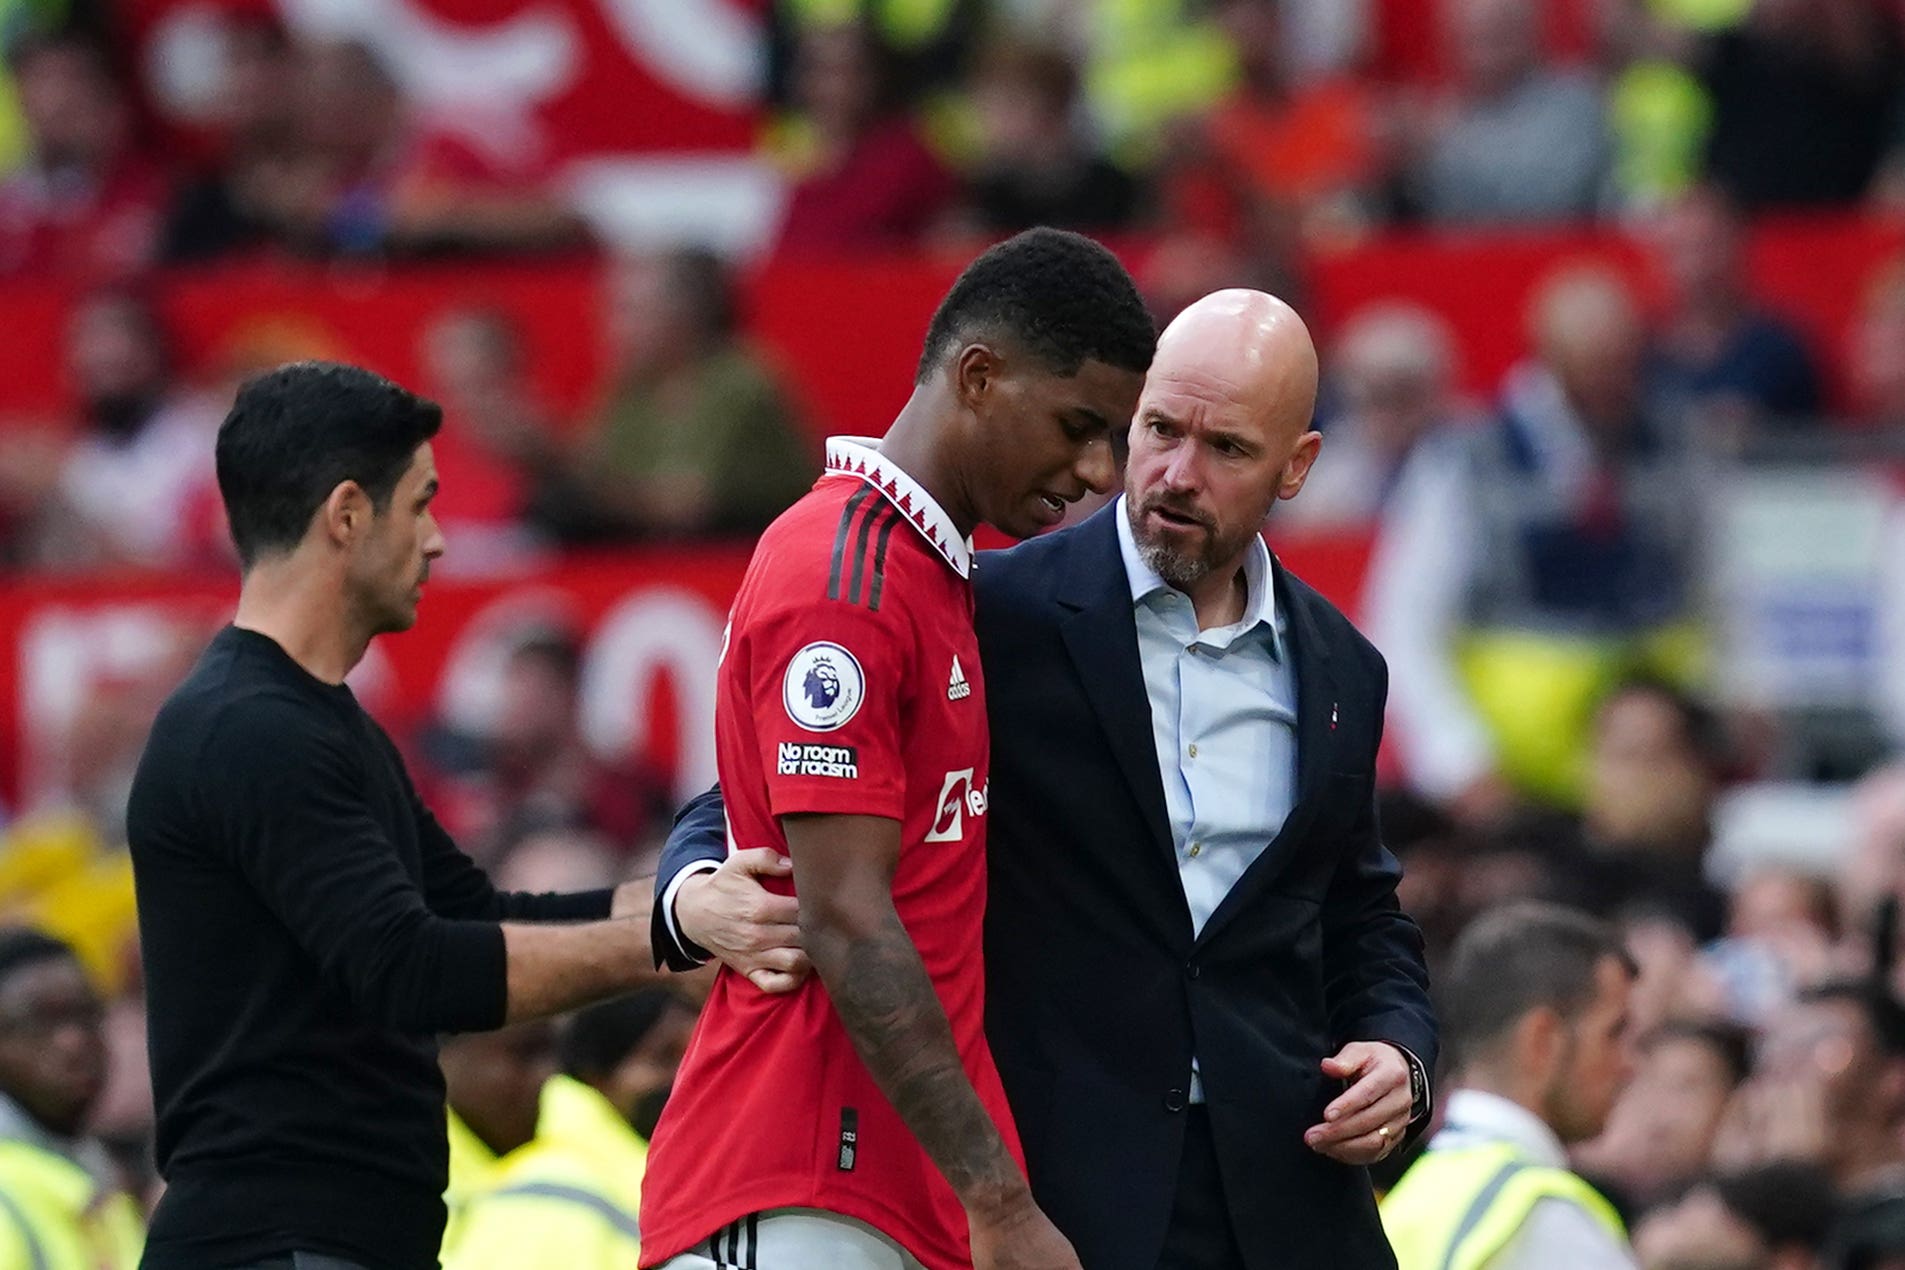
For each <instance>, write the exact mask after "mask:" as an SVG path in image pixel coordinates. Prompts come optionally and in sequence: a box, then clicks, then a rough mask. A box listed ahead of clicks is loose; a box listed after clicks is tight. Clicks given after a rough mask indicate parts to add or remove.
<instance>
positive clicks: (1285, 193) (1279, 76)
mask: <svg viewBox="0 0 1905 1270" xmlns="http://www.w3.org/2000/svg"><path fill="white" fill-rule="evenodd" d="M1287 5H1288V0H1224V3H1222V4H1220V5H1218V6H1217V9H1216V15H1215V16H1216V19H1217V22H1218V25H1219V26H1220V27H1221V28H1222V29H1223V31H1224V32H1225V34H1226V35H1227V36H1229V38H1230V40H1231V42H1232V45H1233V46H1234V48H1235V50H1236V55H1237V61H1238V81H1237V84H1236V86H1235V87H1234V88H1233V89H1232V90H1231V92H1230V93H1229V94H1228V95H1227V96H1225V97H1224V98H1223V99H1222V100H1221V101H1219V102H1218V103H1217V104H1216V105H1215V106H1214V107H1213V108H1212V109H1211V110H1209V111H1208V112H1207V113H1206V114H1205V115H1204V116H1203V118H1202V121H1201V125H1200V126H1199V127H1197V128H1196V129H1194V130H1193V136H1194V137H1195V139H1196V141H1197V142H1198V143H1199V147H1200V148H1201V149H1202V150H1204V151H1205V153H1206V155H1207V161H1208V162H1211V163H1214V164H1216V165H1217V166H1218V167H1220V168H1221V169H1223V170H1224V171H1225V172H1227V173H1228V174H1230V176H1231V177H1232V179H1233V180H1234V181H1235V182H1236V184H1237V185H1238V187H1239V188H1240V189H1241V190H1242V191H1243V192H1244V193H1245V194H1246V196H1248V197H1252V198H1255V199H1259V200H1262V201H1264V202H1267V203H1273V204H1287V205H1289V206H1290V207H1291V209H1292V212H1293V214H1294V215H1295V216H1296V218H1297V220H1298V222H1299V223H1300V224H1301V225H1302V226H1303V227H1304V230H1305V233H1306V235H1308V236H1312V237H1314V236H1318V235H1320V234H1324V233H1327V232H1329V231H1330V230H1331V229H1332V228H1336V229H1339V230H1340V229H1341V228H1342V227H1346V226H1347V227H1354V226H1356V225H1359V224H1361V223H1363V222H1364V221H1366V220H1367V218H1368V216H1369V213H1370V210H1371V209H1370V207H1369V202H1370V196H1371V195H1372V194H1373V192H1374V191H1375V190H1376V189H1377V188H1378V187H1379V186H1380V184H1381V182H1382V179H1383V177H1384V176H1385V175H1386V173H1385V171H1384V168H1385V165H1386V163H1387V157H1386V156H1385V154H1384V153H1383V146H1382V145H1381V144H1380V140H1381V139H1380V137H1379V135H1378V134H1379V131H1380V129H1379V119H1378V115H1377V102H1376V100H1375V98H1374V96H1373V94H1372V93H1371V91H1370V90H1369V89H1368V88H1367V87H1366V86H1365V85H1363V84H1362V83H1361V82H1359V81H1358V80H1356V79H1355V78H1354V77H1352V76H1349V75H1330V76H1322V77H1318V78H1304V77H1302V76H1301V74H1300V72H1299V68H1298V67H1297V66H1296V65H1294V60H1295V55H1294V52H1293V50H1292V49H1291V48H1290V47H1289V44H1290V40H1289V27H1290V25H1291V14H1290V12H1289V10H1288V8H1287ZM1167 161H1169V160H1167ZM1179 161H1181V160H1179Z"/></svg>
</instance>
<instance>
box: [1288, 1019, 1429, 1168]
mask: <svg viewBox="0 0 1905 1270" xmlns="http://www.w3.org/2000/svg"><path fill="white" fill-rule="evenodd" d="M1323 1074H1324V1075H1325V1076H1328V1077H1330V1078H1331V1079H1333V1080H1347V1081H1351V1082H1353V1083H1352V1084H1351V1085H1350V1087H1349V1088H1348V1089H1347V1090H1345V1091H1344V1092H1343V1095H1342V1096H1341V1097H1340V1098H1338V1099H1337V1100H1336V1101H1335V1102H1332V1103H1331V1104H1330V1105H1329V1106H1328V1107H1326V1108H1324V1109H1323V1123H1322V1124H1319V1125H1315V1126H1313V1127H1312V1128H1310V1129H1309V1130H1308V1131H1307V1132H1305V1133H1304V1135H1303V1141H1304V1142H1305V1143H1306V1144H1307V1145H1308V1146H1309V1148H1310V1150H1312V1151H1314V1152H1316V1153H1317V1154H1318V1155H1323V1156H1328V1157H1329V1158H1330V1159H1332V1160H1335V1161H1337V1162H1338V1163H1340V1164H1374V1163H1375V1162H1376V1161H1378V1160H1380V1159H1382V1158H1383V1157H1384V1156H1385V1155H1388V1154H1389V1153H1390V1152H1391V1151H1393V1150H1395V1149H1396V1147H1397V1146H1399V1145H1401V1143H1402V1135H1403V1133H1404V1132H1405V1131H1406V1130H1407V1129H1408V1127H1409V1115H1410V1112H1411V1111H1412V1110H1413V1109H1414V1108H1413V1104H1412V1102H1411V1100H1410V1097H1409V1060H1408V1059H1406V1058H1404V1057H1403V1056H1402V1051H1401V1050H1399V1049H1397V1048H1396V1047H1395V1046H1393V1045H1390V1044H1388V1043H1387V1042H1384V1041H1351V1042H1350V1043H1349V1044H1348V1045H1345V1046H1344V1047H1343V1048H1342V1052H1341V1053H1339V1054H1337V1055H1336V1056H1335V1057H1334V1058H1326V1059H1324V1060H1323ZM1384 1129H1387V1130H1388V1132H1387V1133H1386V1134H1385V1133H1383V1132H1382V1130H1384Z"/></svg>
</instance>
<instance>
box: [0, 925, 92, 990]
mask: <svg viewBox="0 0 1905 1270" xmlns="http://www.w3.org/2000/svg"><path fill="white" fill-rule="evenodd" d="M55 960H67V961H78V960H79V954H78V953H76V952H74V951H73V946H72V945H71V944H69V943H67V942H66V941H65V940H63V939H59V938H56V937H54V936H52V935H49V934H47V933H46V932H45V931H43V930H38V929H36V928H34V927H31V926H5V927H0V986H4V985H5V984H6V982H7V980H9V979H11V978H12V977H13V973H14V972H15V971H16V970H21V969H24V968H25V967H27V966H34V965H38V964H39V963H40V962H43V961H55Z"/></svg>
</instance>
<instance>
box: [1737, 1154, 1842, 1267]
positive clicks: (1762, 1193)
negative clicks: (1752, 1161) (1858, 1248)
mask: <svg viewBox="0 0 1905 1270" xmlns="http://www.w3.org/2000/svg"><path fill="white" fill-rule="evenodd" d="M1712 1183H1713V1189H1714V1190H1715V1191H1716V1192H1718V1194H1719V1196H1720V1202H1721V1203H1723V1204H1725V1205H1726V1206H1727V1208H1728V1209H1730V1210H1731V1211H1732V1212H1733V1213H1735V1214H1736V1215H1738V1217H1739V1218H1740V1220H1741V1221H1743V1222H1745V1223H1746V1224H1747V1225H1749V1226H1751V1227H1752V1228H1753V1229H1754V1230H1756V1231H1757V1232H1759V1236H1760V1238H1761V1239H1763V1240H1765V1241H1766V1242H1767V1243H1768V1244H1770V1245H1772V1247H1773V1248H1775V1249H1780V1248H1787V1247H1791V1246H1792V1245H1795V1244H1797V1245H1798V1246H1800V1247H1802V1248H1806V1249H1810V1250H1811V1251H1813V1252H1818V1251H1819V1250H1820V1249H1821V1248H1823V1247H1824V1246H1825V1243H1826V1238H1827V1236H1828V1235H1829V1234H1830V1233H1831V1230H1832V1224H1833V1221H1834V1219H1835V1218H1836V1217H1837V1216H1838V1197H1837V1194H1836V1192H1835V1191H1834V1190H1833V1186H1832V1179H1831V1178H1829V1177H1827V1176H1826V1175H1825V1174H1824V1173H1823V1172H1821V1171H1820V1170H1819V1169H1818V1168H1817V1167H1816V1166H1814V1165H1811V1164H1802V1163H1800V1162H1798V1161H1794V1160H1780V1161H1774V1162H1772V1163H1769V1164H1762V1165H1759V1166H1758V1167H1755V1168H1750V1169H1742V1170H1740V1171H1739V1172H1736V1173H1722V1174H1719V1175H1718V1176H1716V1177H1714V1178H1713V1179H1712Z"/></svg>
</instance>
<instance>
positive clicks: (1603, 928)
mask: <svg viewBox="0 0 1905 1270" xmlns="http://www.w3.org/2000/svg"><path fill="white" fill-rule="evenodd" d="M1610 957H1612V958H1614V959H1615V960H1616V961H1618V962H1619V963H1620V964H1621V965H1622V967H1623V968H1625V969H1626V971H1627V973H1628V974H1629V975H1637V974H1638V973H1639V969H1638V967H1636V966H1635V964H1634V959H1633V958H1632V956H1630V955H1629V954H1628V952H1627V949H1626V948H1625V947H1624V946H1623V945H1622V944H1621V938H1620V935H1619V933H1618V932H1617V931H1616V930H1615V929H1614V927H1613V926H1612V925H1610V924H1609V923H1607V922H1604V921H1602V920H1600V919H1599V918H1597V917H1591V916H1589V915H1588V914H1586V913H1583V912H1581V911H1580V910H1579V909H1572V908H1567V907H1565V906H1563V905H1560V904H1549V903H1546V902H1543V901H1539V900H1519V901H1516V902H1515V903H1512V904H1507V905H1504V906H1502V907H1501V908H1499V909H1496V910H1495V911H1494V912H1491V913H1484V914H1483V915H1482V916H1480V917H1478V918H1476V919H1475V921H1474V922H1472V923H1470V925H1469V927H1468V929H1467V930H1465V931H1463V932H1462V934H1461V935H1460V937H1458V938H1457V939H1456V941H1455V948H1454V950H1453V951H1452V952H1451V953H1450V955H1449V968H1448V971H1447V973H1446V975H1445V976H1444V978H1443V989H1442V999H1443V1007H1444V1008H1443V1011H1442V1022H1443V1031H1444V1034H1445V1036H1446V1037H1447V1040H1448V1046H1449V1049H1450V1050H1451V1052H1452V1053H1453V1056H1454V1058H1455V1061H1456V1062H1457V1063H1464V1062H1468V1061H1469V1060H1471V1059H1472V1058H1474V1057H1475V1056H1476V1054H1477V1052H1478V1051H1480V1050H1483V1049H1485V1048H1487V1047H1488V1046H1489V1045H1490V1044H1492V1043H1494V1042H1496V1041H1498V1040H1500V1039H1501V1038H1502V1037H1503V1036H1504V1035H1505V1034H1506V1033H1507V1032H1508V1031H1509V1030H1510V1029H1511V1028H1513V1027H1514V1025H1515V1024H1516V1023H1517V1022H1519V1021H1520V1020H1521V1019H1522V1018H1523V1017H1524V1016H1525V1015H1527V1014H1528V1012H1529V1011H1531V1010H1536V1009H1539V1008H1541V1007H1543V1006H1546V1007H1548V1008H1550V1009H1552V1010H1554V1011H1555V1012H1556V1013H1557V1014H1560V1015H1561V1016H1562V1017H1563V1018H1570V1017H1572V1016H1573V1015H1574V1014H1575V1013H1576V1012H1578V1011H1580V1010H1581V1009H1583V1008H1585V1007H1586V1005H1587V1004H1588V1002H1590V1001H1592V1000H1593V999H1594V975H1595V971H1596V969H1597V968H1598V967H1599V966H1600V964H1601V963H1602V962H1603V961H1605V960H1607V959H1608V958H1610Z"/></svg>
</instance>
